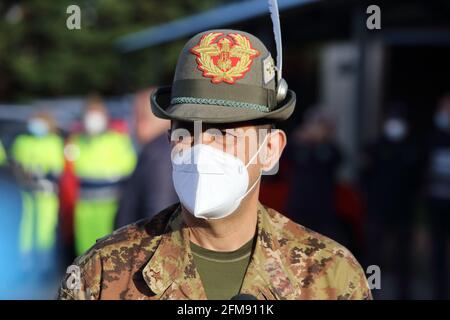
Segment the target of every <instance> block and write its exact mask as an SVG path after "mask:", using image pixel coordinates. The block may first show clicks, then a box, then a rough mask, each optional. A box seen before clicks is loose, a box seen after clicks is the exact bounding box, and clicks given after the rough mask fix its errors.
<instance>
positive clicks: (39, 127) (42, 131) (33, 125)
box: [27, 118, 50, 137]
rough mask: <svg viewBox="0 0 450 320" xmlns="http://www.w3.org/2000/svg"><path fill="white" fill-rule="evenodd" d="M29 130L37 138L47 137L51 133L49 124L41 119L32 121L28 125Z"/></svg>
mask: <svg viewBox="0 0 450 320" xmlns="http://www.w3.org/2000/svg"><path fill="white" fill-rule="evenodd" d="M27 129H28V131H29V132H30V133H31V134H32V135H34V136H37V137H42V136H45V135H46V134H47V133H48V132H49V131H50V128H49V126H48V124H47V122H46V121H45V120H42V119H39V118H36V119H31V120H30V121H29V122H28V124H27Z"/></svg>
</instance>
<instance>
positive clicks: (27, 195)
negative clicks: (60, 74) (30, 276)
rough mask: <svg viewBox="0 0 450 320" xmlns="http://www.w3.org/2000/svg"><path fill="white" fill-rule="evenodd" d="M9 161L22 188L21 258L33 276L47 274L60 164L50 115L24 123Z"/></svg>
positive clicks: (50, 264)
mask: <svg viewBox="0 0 450 320" xmlns="http://www.w3.org/2000/svg"><path fill="white" fill-rule="evenodd" d="M11 159H12V161H13V163H14V165H15V172H16V174H17V175H18V178H19V181H20V183H21V185H22V188H23V192H22V199H23V202H22V219H21V230H20V252H21V255H22V256H23V257H24V258H25V260H24V261H25V263H30V264H29V265H28V267H29V269H30V271H31V270H32V271H33V273H34V274H39V273H40V272H46V273H50V272H51V271H52V270H53V268H54V267H55V264H54V260H53V259H54V254H55V243H56V233H57V224H58V209H59V201H58V196H57V193H58V191H57V182H58V179H59V175H60V174H61V172H62V170H63V164H64V157H63V140H62V138H61V137H60V136H59V135H58V134H57V132H56V125H55V121H54V119H53V118H52V116H51V115H50V114H48V113H45V112H41V113H37V114H35V115H33V116H32V117H31V118H30V119H29V120H28V133H26V134H21V135H19V136H18V137H17V138H16V139H15V141H14V143H13V145H12V147H11Z"/></svg>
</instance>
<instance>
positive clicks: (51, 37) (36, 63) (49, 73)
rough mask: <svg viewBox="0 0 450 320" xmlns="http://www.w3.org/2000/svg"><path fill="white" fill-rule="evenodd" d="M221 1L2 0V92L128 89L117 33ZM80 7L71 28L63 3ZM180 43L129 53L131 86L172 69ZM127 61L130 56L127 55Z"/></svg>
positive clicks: (23, 95)
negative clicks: (76, 22)
mask: <svg viewBox="0 0 450 320" xmlns="http://www.w3.org/2000/svg"><path fill="white" fill-rule="evenodd" d="M219 2H223V0H164V1H160V0H135V1H123V0H84V1H82V0H78V1H77V0H75V1H74V0H58V1H50V0H44V1H42V0H27V1H2V3H1V4H0V99H1V100H3V101H5V100H9V101H18V100H21V101H23V100H27V99H30V98H34V97H37V96H61V95H77V94H86V93H88V92H91V91H99V92H101V93H103V94H115V93H121V92H123V88H122V85H123V83H124V79H123V77H122V75H121V70H122V69H121V68H122V67H123V63H124V61H121V59H123V58H124V57H121V55H120V53H119V52H117V50H116V49H115V48H114V40H116V39H117V37H118V36H121V35H124V34H127V33H130V32H135V31H139V30H142V29H144V28H148V27H149V26H152V25H157V24H160V23H164V22H167V21H171V20H174V19H178V18H180V17H183V16H185V15H188V14H192V13H196V12H200V11H202V10H206V9H209V8H211V7H213V6H215V5H217V4H218V3H219ZM71 4H76V5H78V6H79V7H80V9H81V30H69V29H67V27H66V19H67V18H68V16H69V14H67V13H66V9H67V7H68V6H69V5H71ZM179 46H180V44H179V43H174V44H170V45H166V46H162V47H161V48H158V50H157V51H156V52H154V50H142V51H140V52H137V53H133V54H130V55H127V56H126V57H125V58H126V60H127V61H125V63H126V64H127V66H128V67H131V70H133V72H130V74H128V76H127V78H126V81H127V89H129V90H132V89H137V88H141V87H144V86H148V85H151V84H157V83H158V82H159V81H160V80H161V77H162V75H164V73H167V71H168V70H169V71H171V70H172V68H173V66H174V64H175V60H176V57H177V55H178V50H179V49H180V47H179ZM124 60H125V59H124Z"/></svg>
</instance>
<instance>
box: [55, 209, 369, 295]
mask: <svg viewBox="0 0 450 320" xmlns="http://www.w3.org/2000/svg"><path fill="white" fill-rule="evenodd" d="M258 208H259V209H258V222H257V226H258V227H257V237H256V244H255V249H254V252H253V254H252V257H251V260H250V264H249V266H248V269H247V271H246V274H245V277H244V281H243V284H242V288H241V293H247V294H251V295H253V296H255V297H257V298H258V299H371V298H372V296H371V292H370V289H369V287H368V284H367V280H366V278H365V275H364V272H363V270H362V269H361V267H360V265H359V264H358V262H357V261H356V259H355V258H354V257H353V256H352V254H351V253H350V252H349V251H348V250H347V249H345V248H344V247H342V246H341V245H339V244H338V243H336V242H334V241H332V240H330V239H328V238H326V237H324V236H322V235H320V234H318V233H315V232H313V231H311V230H309V229H307V228H305V227H302V226H300V225H298V224H296V223H294V222H292V221H291V220H289V219H288V218H286V217H285V216H283V215H281V214H280V213H278V212H276V211H275V210H272V209H269V208H266V207H264V206H262V205H259V206H258ZM75 268H77V270H78V277H79V278H78V279H75V280H76V281H73V280H74V279H73V278H72V279H69V278H70V277H73V275H74V274H71V275H70V274H68V275H67V276H66V278H65V279H63V281H62V285H61V288H60V291H59V299H206V295H205V291H204V289H203V286H202V282H201V280H200V276H199V274H198V272H197V270H196V268H195V265H194V259H193V256H192V253H191V251H190V246H189V238H188V229H187V228H186V227H185V224H184V222H183V219H182V215H181V208H180V205H179V204H176V205H173V206H171V207H169V208H167V209H165V210H163V211H162V212H161V213H159V214H158V215H157V216H155V217H154V218H152V219H151V220H141V221H139V222H136V223H134V224H132V225H129V226H126V227H123V228H121V229H119V230H117V231H115V232H114V233H113V234H112V235H109V236H107V237H105V238H103V239H101V240H99V241H98V242H97V243H96V244H95V245H94V246H93V247H92V248H91V249H90V250H89V251H88V252H87V253H86V254H85V255H83V256H81V257H79V258H77V259H76V260H75ZM78 280H79V281H78ZM74 284H75V285H74Z"/></svg>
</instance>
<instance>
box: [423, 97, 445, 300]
mask: <svg viewBox="0 0 450 320" xmlns="http://www.w3.org/2000/svg"><path fill="white" fill-rule="evenodd" d="M434 124H435V129H434V132H433V133H432V136H431V138H430V141H429V150H428V151H429V152H428V157H429V159H428V171H427V188H426V196H427V204H428V214H429V223H430V229H431V230H430V231H431V239H432V246H431V247H432V252H431V260H432V270H433V278H432V279H433V287H434V297H435V298H436V299H449V298H450V296H449V285H450V284H449V280H450V277H449V274H450V265H449V258H450V257H449V254H448V242H449V236H450V93H449V94H447V95H445V96H444V97H443V98H442V99H441V101H440V103H439V107H438V110H437V112H436V114H435V118H434Z"/></svg>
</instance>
